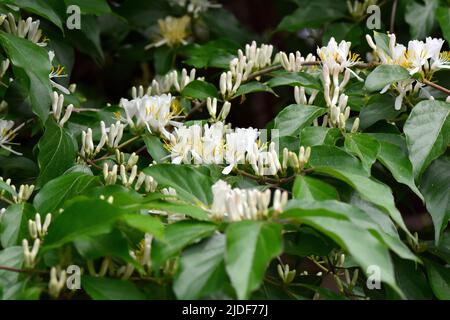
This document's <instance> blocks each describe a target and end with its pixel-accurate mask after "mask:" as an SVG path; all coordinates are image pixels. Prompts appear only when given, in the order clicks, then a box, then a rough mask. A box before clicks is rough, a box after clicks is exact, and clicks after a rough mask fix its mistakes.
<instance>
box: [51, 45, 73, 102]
mask: <svg viewBox="0 0 450 320" xmlns="http://www.w3.org/2000/svg"><path fill="white" fill-rule="evenodd" d="M48 58H49V60H50V64H52V69H51V71H50V74H49V75H48V77H49V79H50V83H51V85H52V86H53V87H54V88H56V89H58V90H59V91H61V92H62V93H64V94H70V91H69V89H67V88H66V87H64V86H63V85H60V84H59V83H57V82H55V81H54V80H53V79H57V78H64V77H67V74H65V73H64V67H63V66H61V65H58V66H57V67H54V66H53V60H54V59H55V52H53V51H49V52H48Z"/></svg>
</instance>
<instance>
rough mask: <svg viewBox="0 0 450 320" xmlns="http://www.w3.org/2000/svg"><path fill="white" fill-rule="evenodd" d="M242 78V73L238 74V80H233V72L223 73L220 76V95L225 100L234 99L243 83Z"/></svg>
mask: <svg viewBox="0 0 450 320" xmlns="http://www.w3.org/2000/svg"><path fill="white" fill-rule="evenodd" d="M242 76H243V75H242V73H238V74H237V76H236V78H235V79H233V74H232V73H231V71H227V72H223V73H222V74H221V75H220V82H219V87H220V93H221V94H222V97H223V98H224V99H225V100H227V99H229V98H231V97H233V95H234V94H235V93H236V92H237V90H238V89H239V87H240V85H241V83H242Z"/></svg>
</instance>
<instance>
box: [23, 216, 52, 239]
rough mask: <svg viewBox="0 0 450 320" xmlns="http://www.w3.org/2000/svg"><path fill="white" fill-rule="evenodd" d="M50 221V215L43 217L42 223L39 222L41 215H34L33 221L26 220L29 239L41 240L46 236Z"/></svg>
mask: <svg viewBox="0 0 450 320" xmlns="http://www.w3.org/2000/svg"><path fill="white" fill-rule="evenodd" d="M51 221H52V214H51V213H48V214H47V215H46V216H45V220H44V223H42V222H41V215H40V214H39V213H36V215H35V218H34V220H32V219H29V220H28V231H29V233H30V236H31V238H33V239H36V238H40V239H43V238H44V236H45V235H46V234H47V230H48V227H49V226H50V223H51Z"/></svg>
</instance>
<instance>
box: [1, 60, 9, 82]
mask: <svg viewBox="0 0 450 320" xmlns="http://www.w3.org/2000/svg"><path fill="white" fill-rule="evenodd" d="M8 68H9V59H5V60H3V61H2V63H0V78H2V77H3V76H4V75H5V73H6V71H7V70H8Z"/></svg>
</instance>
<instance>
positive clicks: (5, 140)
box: [0, 119, 24, 156]
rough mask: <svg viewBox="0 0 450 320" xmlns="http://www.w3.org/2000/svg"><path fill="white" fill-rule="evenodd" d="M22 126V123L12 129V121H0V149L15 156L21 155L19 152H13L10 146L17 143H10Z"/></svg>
mask: <svg viewBox="0 0 450 320" xmlns="http://www.w3.org/2000/svg"><path fill="white" fill-rule="evenodd" d="M23 126H24V123H22V124H21V125H19V126H18V127H16V128H15V129H13V127H14V121H12V120H3V119H0V148H3V149H5V150H6V151H9V152H11V153H14V154H16V155H19V156H20V155H22V154H21V153H20V152H17V151H14V150H13V149H12V148H11V147H10V146H11V145H17V143H14V142H11V141H12V140H13V139H14V138H15V136H16V134H17V131H19V130H20V129H21V128H22V127H23Z"/></svg>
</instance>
